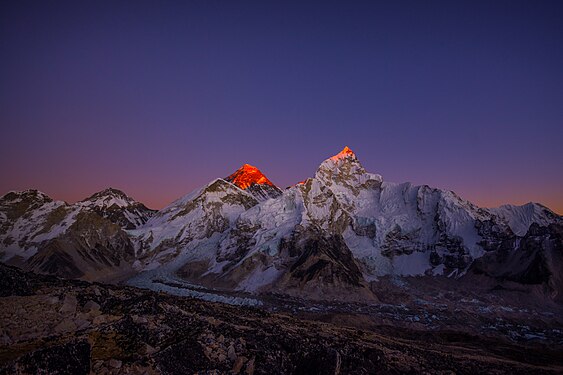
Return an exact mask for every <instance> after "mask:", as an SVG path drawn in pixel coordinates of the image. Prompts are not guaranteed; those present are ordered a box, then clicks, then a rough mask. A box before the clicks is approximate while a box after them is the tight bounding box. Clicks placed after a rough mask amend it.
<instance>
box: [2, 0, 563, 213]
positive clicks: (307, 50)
mask: <svg viewBox="0 0 563 375" xmlns="http://www.w3.org/2000/svg"><path fill="white" fill-rule="evenodd" d="M180 3H185V4H183V5H179V4H180ZM352 3H353V4H352ZM562 20H563V2H562V1H529V2H521V1H471V2H467V3H463V2H461V1H444V2H431V1H430V2H427V1H412V2H401V1H388V2H385V3H383V2H382V3H377V2H373V1H370V2H349V1H341V2H332V1H319V2H305V1H295V2H289V1H279V2H273V1H266V2H265V1H256V2H247V1H224V2H219V1H203V0H202V1H186V2H178V1H170V2H166V1H131V2H126V1H107V2H105V1H92V2H89V1H73V2H63V1H36V2H31V1H21V0H14V1H9V0H8V1H3V2H1V3H0V56H1V58H0V124H1V126H2V133H1V134H2V137H1V138H0V194H3V193H5V192H6V191H8V190H20V189H26V188H38V189H40V190H42V191H44V192H45V193H47V194H49V195H51V196H52V197H54V198H57V199H64V200H67V201H70V202H72V201H75V200H77V199H81V198H84V197H86V196H88V195H90V194H92V193H94V192H95V191H98V190H101V189H103V188H105V187H108V186H112V187H116V188H120V189H122V190H124V191H125V192H126V193H128V194H129V195H131V196H133V197H135V198H136V199H138V200H141V201H143V202H145V203H146V204H147V205H149V206H151V207H155V208H159V207H162V206H164V205H165V204H167V203H169V202H171V201H172V200H174V199H176V198H178V197H179V196H181V195H183V194H185V193H187V192H189V191H190V190H192V189H194V188H196V187H198V186H201V185H203V184H205V183H207V182H208V181H210V180H211V179H213V178H215V177H224V176H227V175H228V174H230V173H232V172H233V171H235V170H236V169H237V168H238V167H239V166H240V165H242V164H243V163H250V164H253V165H256V166H257V167H259V168H260V169H261V170H262V171H263V172H264V173H265V174H266V175H267V176H268V177H269V178H270V179H271V180H272V181H273V182H274V183H276V184H278V185H280V186H282V187H285V186H287V185H290V184H293V183H295V182H298V181H300V180H303V179H304V178H305V177H308V176H311V175H313V174H314V172H315V170H316V168H317V166H318V165H319V164H320V162H321V161H322V160H323V159H325V158H327V157H329V156H331V155H333V154H335V153H337V152H339V151H340V150H341V149H342V147H344V146H345V145H348V146H350V147H351V148H352V149H353V150H354V151H355V152H356V154H357V155H358V157H359V158H360V160H361V161H362V163H363V164H364V166H365V167H366V168H367V169H368V170H369V171H371V172H375V173H380V174H382V175H383V177H384V179H386V180H388V181H396V182H403V181H411V182H413V183H416V184H428V185H431V186H436V187H441V188H445V189H451V190H454V191H456V192H457V193H458V194H460V195H461V196H462V197H464V198H466V199H469V200H472V201H474V202H475V203H477V204H480V205H484V206H493V205H499V204H501V203H517V204H521V203H525V202H528V201H537V202H541V203H543V204H546V205H547V206H548V207H550V208H552V209H554V210H556V211H558V212H559V213H563V22H562Z"/></svg>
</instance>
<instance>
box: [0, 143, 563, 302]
mask: <svg viewBox="0 0 563 375" xmlns="http://www.w3.org/2000/svg"><path fill="white" fill-rule="evenodd" d="M562 222H563V220H562V219H561V217H560V216H558V215H556V214H555V213H553V212H552V211H550V210H549V209H548V208H546V207H544V206H541V205H539V204H535V203H530V204H527V205H524V206H511V205H505V206H501V207H499V208H495V209H485V208H480V207H477V206H476V205H474V204H472V203H471V202H468V201H466V200H464V199H462V198H460V197H459V196H458V195H456V194H455V193H454V192H451V191H447V190H441V189H437V188H432V187H429V186H427V185H422V186H415V185H412V184H411V183H392V182H388V181H385V180H384V179H383V177H382V176H381V175H378V174H374V173H369V172H367V171H366V170H365V169H364V168H363V166H362V165H361V163H360V161H359V159H358V158H357V156H356V154H355V153H354V152H353V151H352V150H351V149H350V148H348V147H345V148H344V149H343V150H342V151H341V152H339V153H338V154H336V155H334V156H332V157H329V158H327V159H326V160H324V161H323V162H322V163H321V164H320V166H319V167H318V169H317V171H316V173H315V174H314V176H313V177H311V178H308V179H306V180H305V181H303V182H302V183H299V184H297V185H294V186H291V187H289V188H287V189H285V190H283V191H282V190H280V189H279V188H277V187H276V186H275V185H274V184H273V183H272V182H271V181H270V180H269V179H268V178H267V177H266V176H264V174H262V172H260V170H258V169H257V168H255V167H252V166H250V165H248V164H245V165H243V166H242V167H241V168H240V169H239V170H237V171H236V172H235V173H233V174H232V175H230V176H228V177H227V178H225V179H220V178H219V179H216V180H213V181H211V182H210V183H209V184H207V185H205V186H203V187H202V188H200V189H196V190H195V191H193V192H191V193H189V194H187V195H185V196H184V197H182V198H180V199H178V200H177V201H175V202H173V203H172V204H170V205H169V206H167V207H165V208H163V209H162V210H159V211H158V212H154V211H152V210H149V209H147V208H146V207H145V206H143V205H142V204H140V203H137V202H135V201H134V200H132V199H131V198H129V197H127V196H126V195H125V194H124V193H122V192H120V191H118V190H115V189H107V190H105V191H102V192H99V193H97V194H94V195H93V196H92V197H90V198H88V199H86V200H84V201H82V202H79V203H77V204H74V205H68V204H66V203H64V202H56V201H53V200H52V199H50V198H49V197H47V196H46V195H44V194H42V193H39V192H37V191H26V192H21V193H14V192H12V193H9V194H7V195H5V196H4V197H2V198H0V241H2V242H1V244H2V245H1V248H0V251H1V254H2V260H3V261H5V262H8V263H11V264H16V265H20V266H22V265H23V266H24V268H26V269H36V270H39V271H41V272H46V273H56V274H59V275H64V276H67V277H82V278H87V277H94V276H93V275H94V274H95V273H96V272H99V273H100V274H104V272H103V271H102V270H103V269H104V267H109V269H110V270H112V271H111V272H109V273H110V274H112V275H113V274H114V273H115V274H118V273H119V272H123V273H124V275H125V274H128V273H129V272H131V267H132V268H134V269H135V270H136V272H140V274H139V275H138V276H136V277H135V278H134V279H132V280H131V283H133V284H135V285H142V286H147V287H155V286H154V285H153V280H155V279H159V280H164V281H166V280H168V281H170V282H178V281H179V282H188V283H192V284H198V285H203V286H205V287H210V288H221V289H226V290H231V291H237V292H248V293H255V294H256V293H258V294H260V293H275V294H279V293H281V294H285V295H291V296H295V297H305V298H309V299H318V300H326V299H339V300H354V301H355V300H371V301H377V300H378V298H379V297H378V291H377V287H376V283H377V282H378V281H379V280H381V279H382V278H385V277H388V276H389V277H414V276H417V277H420V276H425V277H438V276H444V277H449V278H456V279H458V278H472V277H477V278H479V277H487V278H489V279H492V280H495V282H499V283H505V282H509V281H510V282H516V283H520V284H522V285H532V284H530V283H529V282H528V281H529V280H534V282H537V283H539V284H537V285H539V286H538V288H540V287H541V288H543V289H542V293H544V294H545V295H549V296H551V297H552V298H560V296H561V295H563V289H562V285H561V282H560V280H559V278H558V276H557V275H558V274H560V273H559V271H558V270H559V268H558V267H559V266H558V264H560V263H558V259H559V255H560V254H561V252H562V251H563V250H562V249H561V242H560V241H559V240H558V238H559V237H558V236H559V233H560V228H561V227H562V225H563V224H562ZM538 233H539V234H538ZM94 250H96V251H94ZM93 254H97V255H96V256H94V255H93ZM58 265H61V266H60V267H58V268H57V266H58ZM73 265H74V266H76V269H73ZM517 266H518V267H517ZM121 269H123V271H120V270H121ZM511 270H512V271H511ZM124 277H125V276H124ZM527 282H528V284H526V283H527ZM503 285H504V284H503ZM533 285H536V284H533ZM533 288H536V287H533ZM541 288H540V289H541ZM536 289H537V288H536ZM538 290H539V289H538Z"/></svg>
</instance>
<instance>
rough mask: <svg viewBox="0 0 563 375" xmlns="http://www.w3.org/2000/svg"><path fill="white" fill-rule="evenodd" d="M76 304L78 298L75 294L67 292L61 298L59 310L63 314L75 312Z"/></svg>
mask: <svg viewBox="0 0 563 375" xmlns="http://www.w3.org/2000/svg"><path fill="white" fill-rule="evenodd" d="M77 306H78V300H77V299H76V296H73V295H70V294H67V295H65V298H64V300H63V305H62V306H61V308H60V309H59V312H61V313H63V314H71V315H72V314H74V313H75V312H76V307H77Z"/></svg>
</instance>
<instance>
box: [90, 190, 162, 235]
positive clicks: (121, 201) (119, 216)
mask: <svg viewBox="0 0 563 375" xmlns="http://www.w3.org/2000/svg"><path fill="white" fill-rule="evenodd" d="M79 205H80V206H82V207H88V208H90V209H92V210H93V211H94V212H96V213H97V214H99V215H100V216H103V217H105V218H106V219H108V220H110V221H111V222H112V223H115V224H118V225H119V226H121V227H122V228H123V229H134V228H137V227H139V226H141V225H143V224H145V223H146V222H147V221H148V220H149V218H150V217H151V216H153V215H154V214H155V212H156V211H155V210H151V209H149V208H147V207H146V206H145V205H144V204H142V203H140V202H137V201H135V200H134V199H133V198H131V197H129V196H127V195H126V194H125V193H124V192H122V191H121V190H117V189H113V188H108V189H105V190H102V191H100V192H98V193H95V194H93V195H92V196H91V197H89V198H86V199H84V200H83V201H81V202H80V203H79Z"/></svg>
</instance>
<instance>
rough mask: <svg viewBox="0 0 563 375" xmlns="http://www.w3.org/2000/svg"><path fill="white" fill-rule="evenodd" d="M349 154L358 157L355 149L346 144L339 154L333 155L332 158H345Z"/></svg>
mask: <svg viewBox="0 0 563 375" xmlns="http://www.w3.org/2000/svg"><path fill="white" fill-rule="evenodd" d="M348 156H352V157H356V154H354V151H352V150H351V149H350V148H349V147H348V146H346V147H344V148H343V149H342V151H340V152H339V153H338V154H336V155H334V156H333V157H331V159H332V160H338V159H342V158H345V157H348Z"/></svg>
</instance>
